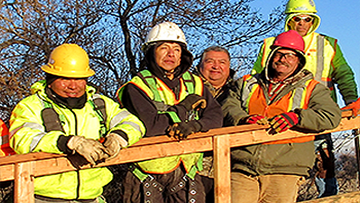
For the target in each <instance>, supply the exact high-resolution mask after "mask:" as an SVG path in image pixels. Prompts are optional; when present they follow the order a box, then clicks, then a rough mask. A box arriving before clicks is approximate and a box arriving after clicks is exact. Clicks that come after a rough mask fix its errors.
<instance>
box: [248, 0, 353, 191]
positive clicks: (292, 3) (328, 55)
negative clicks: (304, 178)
mask: <svg viewBox="0 0 360 203" xmlns="http://www.w3.org/2000/svg"><path fill="white" fill-rule="evenodd" d="M316 13H317V10H316V7H315V3H314V1H313V0H289V1H288V3H287V5H286V9H285V14H286V19H285V31H288V30H295V31H296V32H298V33H299V34H300V35H301V36H302V37H303V39H304V41H305V57H306V61H307V62H306V65H305V69H307V70H309V71H310V72H312V73H313V74H314V77H315V80H317V81H319V82H321V83H322V84H324V85H325V86H327V87H328V88H329V89H330V90H331V97H332V99H333V100H334V101H335V102H336V101H337V96H336V91H335V84H336V85H337V88H338V89H339V92H340V94H341V95H342V98H343V100H344V103H345V104H346V107H344V108H343V110H345V109H349V110H352V112H353V116H357V112H358V111H359V109H360V98H358V94H357V85H356V82H355V78H354V73H353V71H352V69H351V68H350V66H349V65H348V63H347V62H346V60H345V58H344V56H343V53H342V51H341V49H340V46H339V45H338V41H337V39H334V38H332V37H329V36H326V35H323V34H319V33H316V32H315V31H316V30H317V28H318V27H319V25H320V17H319V16H318V15H317V14H316ZM274 39H275V38H274V37H270V38H267V39H265V40H264V43H263V45H262V46H261V49H260V53H259V55H258V58H257V60H256V62H255V64H254V68H253V70H252V73H260V72H261V70H262V69H263V68H264V66H265V62H266V58H267V56H268V55H269V53H270V50H271V49H270V45H271V44H272V42H273V41H274ZM315 144H316V147H317V151H318V152H319V154H321V157H322V159H321V158H320V160H326V161H324V162H323V164H317V165H319V166H321V167H320V168H321V169H320V171H321V173H319V175H318V176H317V178H316V183H317V184H316V185H317V186H318V189H319V197H325V196H330V195H334V194H337V192H338V187H337V181H336V179H335V164H334V154H333V152H332V150H333V144H332V140H331V135H330V134H327V135H321V136H318V137H316V141H315Z"/></svg>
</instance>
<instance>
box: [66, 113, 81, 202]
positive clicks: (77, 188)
mask: <svg viewBox="0 0 360 203" xmlns="http://www.w3.org/2000/svg"><path fill="white" fill-rule="evenodd" d="M69 110H70V111H71V113H73V115H74V119H75V135H74V136H78V125H77V123H78V122H77V117H76V114H75V112H74V111H73V110H72V109H69ZM76 173H77V181H78V183H77V187H76V198H75V199H76V200H78V199H79V196H80V170H76Z"/></svg>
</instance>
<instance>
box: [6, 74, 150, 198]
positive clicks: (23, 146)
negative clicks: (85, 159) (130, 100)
mask: <svg viewBox="0 0 360 203" xmlns="http://www.w3.org/2000/svg"><path fill="white" fill-rule="evenodd" d="M45 85H46V83H45V81H40V82H37V83H35V84H34V85H33V86H32V92H33V95H31V96H29V97H27V98H25V99H23V100H22V101H20V102H19V104H17V105H16V107H15V109H14V110H13V112H12V114H11V118H10V137H11V138H10V146H11V147H12V148H13V149H14V150H15V151H16V153H19V154H26V153H30V152H49V153H57V154H60V153H62V152H61V151H60V150H59V149H58V147H57V141H58V139H59V137H60V136H61V135H65V136H69V135H75V136H84V137H85V138H90V139H95V140H98V139H100V138H101V136H103V135H101V125H102V124H101V123H100V121H99V117H98V114H97V113H98V112H96V110H95V109H94V106H93V104H92V101H93V100H94V99H95V98H101V99H103V100H104V102H105V108H106V114H107V119H106V120H105V121H106V123H105V125H106V130H107V133H110V132H113V131H116V130H121V131H123V132H125V133H126V134H127V137H128V139H127V141H128V143H129V145H132V144H134V143H135V142H137V141H138V140H139V139H140V138H141V137H142V136H143V135H144V133H145V127H144V126H143V124H142V122H141V121H140V120H139V119H138V118H137V117H136V116H134V115H133V114H131V113H129V112H128V111H127V110H126V109H121V108H120V107H119V104H118V103H116V102H115V101H113V100H112V99H110V98H108V97H106V96H103V95H99V94H96V93H95V88H93V87H91V86H87V87H86V94H87V102H86V103H85V106H84V107H83V108H81V109H68V108H66V107H64V106H63V105H61V104H57V103H55V102H53V101H52V100H51V99H49V98H48V97H47V95H46V93H45ZM45 103H48V104H51V106H52V108H53V109H54V110H55V111H56V113H57V114H58V115H59V119H60V121H61V123H62V127H63V130H64V132H62V131H50V132H46V131H45V127H44V125H43V119H42V113H41V112H42V110H43V109H44V108H45ZM45 119H46V118H45ZM111 180H112V173H111V172H110V171H109V170H108V169H107V168H105V167H103V168H91V169H84V170H78V171H71V172H66V173H60V174H54V175H47V176H42V177H37V178H35V181H34V186H35V194H38V195H42V196H46V197H53V198H62V199H94V198H96V197H98V196H99V195H101V194H102V191H103V189H102V187H103V186H104V185H106V184H108V183H109V182H110V181H111Z"/></svg>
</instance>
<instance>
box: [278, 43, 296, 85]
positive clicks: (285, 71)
mask: <svg viewBox="0 0 360 203" xmlns="http://www.w3.org/2000/svg"><path fill="white" fill-rule="evenodd" d="M299 62H300V60H299V57H298V56H297V55H296V52H294V51H292V50H288V49H279V50H277V51H276V52H275V53H274V56H273V61H272V68H273V69H274V70H275V77H274V78H275V79H278V80H284V79H286V78H287V77H289V76H290V75H291V74H292V73H293V72H294V71H295V70H296V68H297V67H298V64H299Z"/></svg>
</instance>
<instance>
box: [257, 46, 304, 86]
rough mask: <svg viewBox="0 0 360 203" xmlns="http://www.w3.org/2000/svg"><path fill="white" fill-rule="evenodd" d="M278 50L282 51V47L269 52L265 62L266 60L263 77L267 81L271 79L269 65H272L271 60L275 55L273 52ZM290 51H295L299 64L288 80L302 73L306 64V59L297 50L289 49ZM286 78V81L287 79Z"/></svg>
mask: <svg viewBox="0 0 360 203" xmlns="http://www.w3.org/2000/svg"><path fill="white" fill-rule="evenodd" d="M279 49H284V48H283V47H275V48H274V49H273V50H271V52H270V54H269V56H268V58H267V60H266V65H265V69H264V74H265V77H266V79H267V80H270V79H271V77H270V75H271V72H272V71H273V69H272V67H271V64H272V60H273V56H274V54H275V52H276V51H277V50H279ZM290 50H292V51H295V52H297V53H298V56H299V58H300V63H299V65H298V67H297V68H296V70H295V71H294V73H292V74H291V75H290V76H289V77H288V78H293V77H296V76H297V75H298V74H299V73H300V72H302V70H303V69H304V67H305V63H306V58H305V56H304V54H303V53H301V52H300V51H298V50H295V49H290ZM288 78H286V80H287V79H288Z"/></svg>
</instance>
